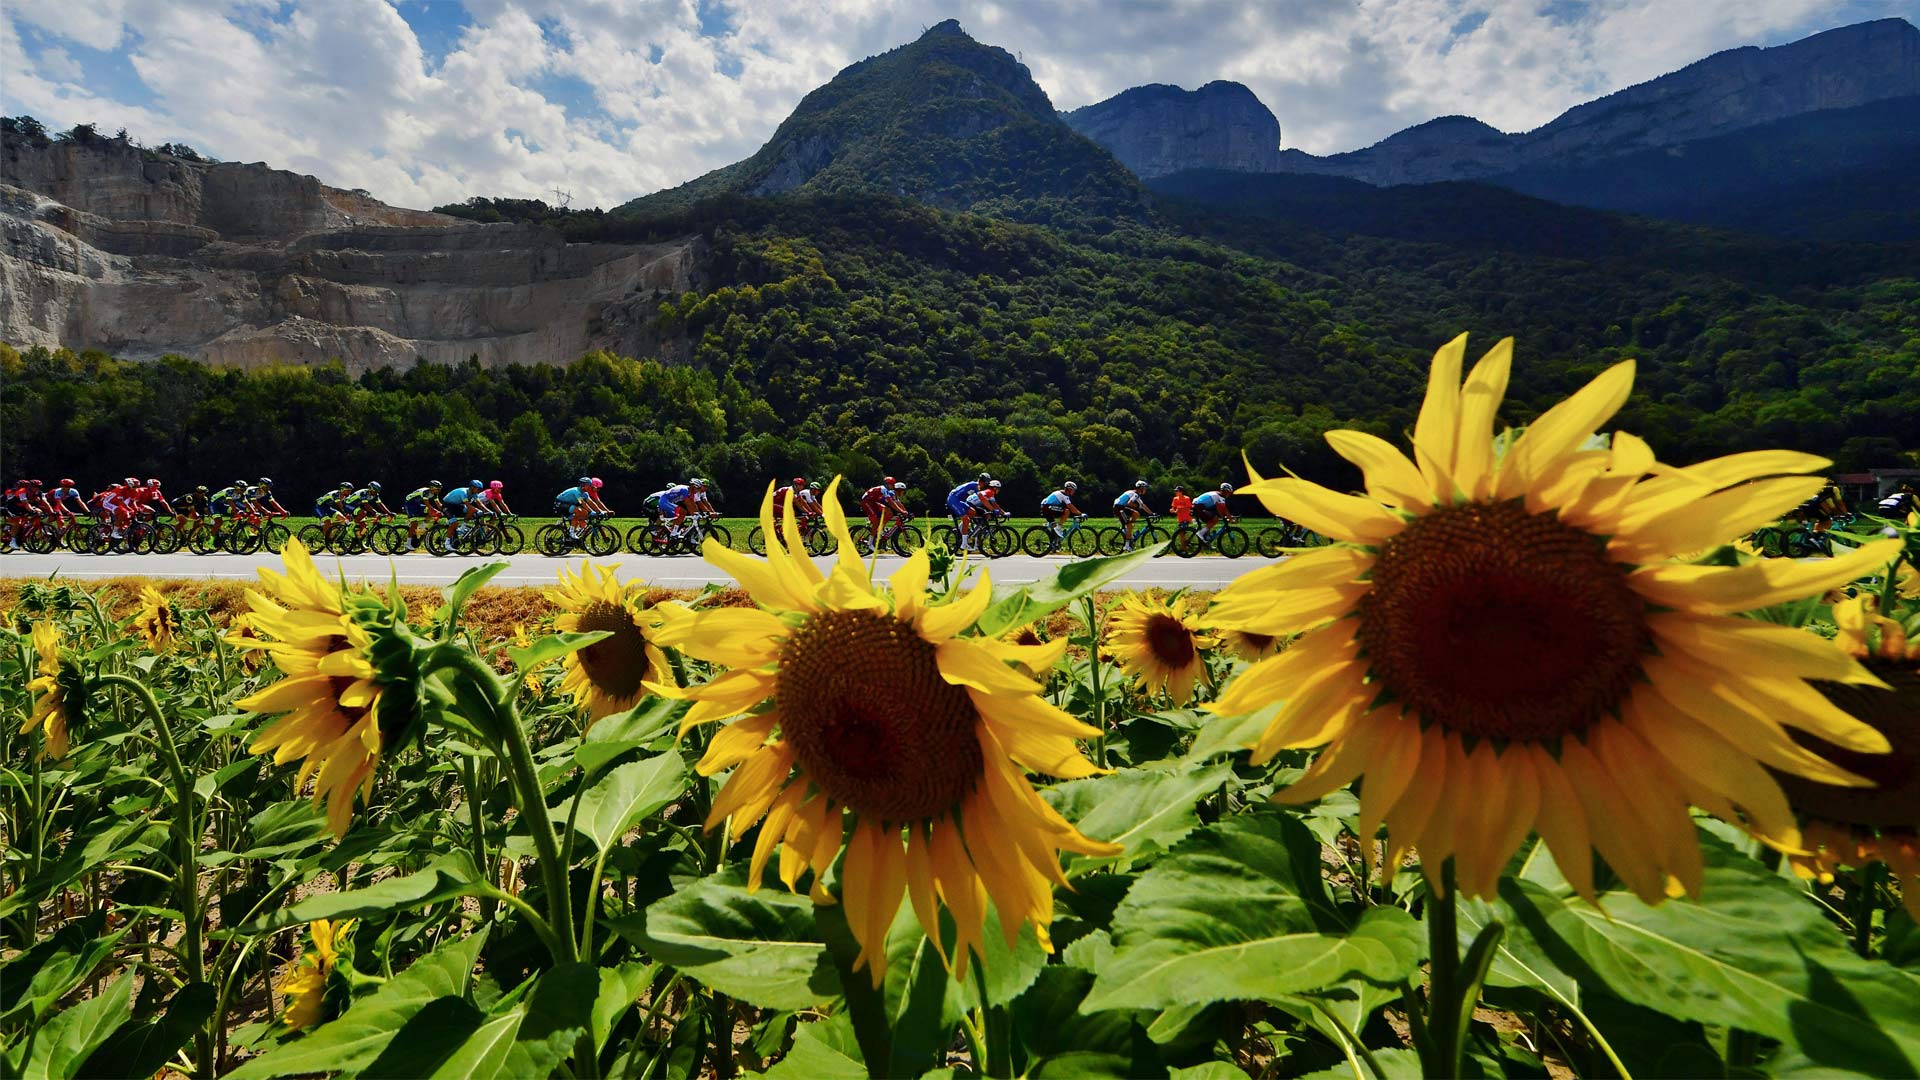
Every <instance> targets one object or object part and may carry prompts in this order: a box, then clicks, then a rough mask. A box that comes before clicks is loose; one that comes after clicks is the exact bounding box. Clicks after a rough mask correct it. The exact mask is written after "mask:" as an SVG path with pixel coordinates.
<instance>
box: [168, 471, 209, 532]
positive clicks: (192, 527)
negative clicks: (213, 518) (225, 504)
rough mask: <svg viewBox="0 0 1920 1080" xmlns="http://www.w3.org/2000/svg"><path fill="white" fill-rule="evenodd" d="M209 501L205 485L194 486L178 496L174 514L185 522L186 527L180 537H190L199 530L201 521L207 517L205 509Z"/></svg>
mask: <svg viewBox="0 0 1920 1080" xmlns="http://www.w3.org/2000/svg"><path fill="white" fill-rule="evenodd" d="M211 501H212V500H211V498H210V497H209V496H208V494H207V485H205V484H199V485H196V486H195V487H194V489H193V490H192V491H189V492H187V493H186V494H185V495H182V496H180V502H179V504H178V507H177V510H176V513H177V515H178V516H179V517H182V518H185V519H186V521H187V527H186V528H184V529H182V530H181V534H182V535H191V534H192V533H193V532H195V531H197V530H198V529H199V527H200V523H201V521H203V520H205V518H206V516H207V508H208V505H209V503H210V502H211Z"/></svg>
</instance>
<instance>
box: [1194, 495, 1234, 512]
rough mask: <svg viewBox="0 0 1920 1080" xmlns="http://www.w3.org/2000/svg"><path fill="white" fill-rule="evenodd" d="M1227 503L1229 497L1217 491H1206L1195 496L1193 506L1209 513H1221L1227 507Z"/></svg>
mask: <svg viewBox="0 0 1920 1080" xmlns="http://www.w3.org/2000/svg"><path fill="white" fill-rule="evenodd" d="M1226 505H1227V497H1226V496H1225V495H1222V494H1220V493H1219V492H1217V491H1206V492H1202V493H1200V494H1199V495H1195V496H1194V497H1193V508H1194V509H1195V510H1204V511H1206V512H1207V513H1209V514H1217V513H1219V512H1220V511H1221V510H1223V509H1225V508H1226Z"/></svg>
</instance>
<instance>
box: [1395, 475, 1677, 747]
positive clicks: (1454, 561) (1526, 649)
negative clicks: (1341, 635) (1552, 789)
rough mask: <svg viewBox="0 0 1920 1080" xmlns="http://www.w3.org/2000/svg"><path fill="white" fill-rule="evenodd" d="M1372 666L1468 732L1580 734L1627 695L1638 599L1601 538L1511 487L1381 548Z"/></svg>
mask: <svg viewBox="0 0 1920 1080" xmlns="http://www.w3.org/2000/svg"><path fill="white" fill-rule="evenodd" d="M1359 613H1360V628H1359V631H1358V638H1359V641H1360V646H1361V649H1362V650H1363V651H1364V653H1365V656H1366V659H1367V662H1368V665H1369V666H1370V668H1371V670H1372V674H1373V676H1374V678H1375V679H1377V680H1378V681H1379V682H1380V683H1381V684H1382V685H1383V687H1384V688H1385V689H1386V690H1387V691H1388V692H1390V693H1391V694H1392V695H1393V696H1394V697H1396V698H1397V699H1398V700H1399V701H1400V703H1401V704H1402V705H1403V706H1405V707H1406V708H1408V709H1409V710H1412V711H1414V712H1416V713H1417V714H1418V715H1419V716H1420V717H1421V718H1422V719H1423V720H1425V721H1426V722H1429V723H1437V724H1441V725H1443V726H1444V727H1446V728H1447V729H1449V730H1451V731H1454V732H1457V733H1459V734H1461V735H1465V736H1476V737H1480V738H1491V739H1503V740H1505V739H1518V740H1527V741H1549V740H1553V739H1556V738H1558V737H1560V736H1563V735H1572V734H1578V733H1579V732H1581V731H1583V730H1585V729H1586V727H1587V725H1589V724H1591V723H1593V722H1594V721H1596V720H1598V719H1600V718H1601V717H1603V716H1605V715H1606V714H1607V713H1608V712H1610V711H1611V710H1612V709H1613V708H1614V707H1615V706H1616V705H1618V704H1619V702H1620V701H1621V699H1622V698H1623V697H1625V696H1626V694H1627V691H1628V689H1629V688H1630V686H1631V685H1632V683H1633V681H1634V679H1635V677H1636V676H1637V675H1638V674H1639V671H1640V663H1641V656H1642V654H1644V653H1645V652H1646V651H1647V648H1648V642H1649V635H1648V631H1647V625H1646V605H1645V602H1644V601H1642V600H1641V599H1640V597H1639V595H1638V594H1636V593H1635V592H1634V591H1633V590H1632V589H1631V588H1630V587H1629V586H1628V585H1627V579H1626V574H1625V571H1624V569H1623V568H1622V567H1621V566H1620V565H1619V564H1617V563H1614V562H1613V561H1612V560H1610V559H1609V558H1608V557H1607V553H1606V547H1605V543H1604V541H1603V540H1602V539H1601V538H1599V537H1596V536H1593V535H1591V534H1589V533H1586V532H1582V531H1581V530H1579V529H1575V528H1573V527H1571V526H1568V525H1564V524H1562V523H1560V522H1559V521H1558V520H1557V519H1555V518H1552V517H1549V516H1546V515H1542V514H1530V513H1528V512H1527V511H1526V509H1525V507H1524V506H1522V505H1521V504H1520V503H1519V502H1518V501H1515V502H1504V503H1471V504H1468V505H1466V506H1461V507H1456V508H1453V509H1448V510H1442V511H1439V512H1438V513H1434V514H1430V515H1428V516H1426V517H1422V518H1419V519H1418V520H1416V521H1414V522H1413V523H1412V524H1410V525H1408V526H1407V528H1406V529H1405V531H1403V532H1401V533H1400V534H1398V535H1397V536H1394V537H1393V538H1391V539H1389V540H1388V541H1387V542H1386V543H1385V544H1384V545H1382V547H1381V549H1380V554H1379V557H1378V559H1376V560H1375V563H1374V567H1373V577H1372V588H1371V589H1369V590H1368V593H1367V595H1366V597H1365V598H1364V599H1362V600H1361V602H1360V605H1359Z"/></svg>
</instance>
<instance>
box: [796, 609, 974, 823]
mask: <svg viewBox="0 0 1920 1080" xmlns="http://www.w3.org/2000/svg"><path fill="white" fill-rule="evenodd" d="M774 704H775V706H776V707H777V708H778V709H779V711H780V733H781V736H782V737H783V738H785V739H786V740H787V742H788V743H790V744H791V745H792V746H793V752H794V757H795V758H796V759H797V760H798V761H799V763H800V768H801V769H802V770H803V771H804V772H805V773H806V774H807V777H808V778H809V779H810V780H812V781H813V783H815V784H816V785H818V786H819V788H820V789H821V790H822V791H824V792H826V794H827V795H828V796H830V797H832V798H833V799H834V800H835V801H837V802H839V803H842V804H843V805H846V806H848V807H851V808H852V809H853V811H854V812H855V813H857V814H860V815H861V816H863V817H869V818H873V819H877V820H879V821H884V822H909V821H926V820H929V819H932V818H935V817H938V816H939V815H941V814H944V813H946V812H947V811H949V810H951V809H953V808H954V807H955V806H957V805H959V803H960V800H961V799H962V798H963V797H965V795H966V794H967V792H968V791H970V790H972V788H973V785H974V783H975V782H976V781H978V780H979V778H980V775H981V771H982V769H983V767H984V764H983V761H982V759H981V756H980V740H979V736H978V735H977V734H975V726H976V724H977V723H978V721H979V714H978V713H977V712H976V711H975V710H974V707H973V699H972V698H970V697H968V696H967V692H966V691H965V690H963V689H961V688H960V687H958V686H954V685H953V684H951V683H949V682H947V681H946V680H944V679H942V678H941V677H940V665H939V663H938V662H937V660H936V659H935V656H934V647H933V645H931V644H930V643H928V642H927V641H926V640H925V639H923V638H921V637H920V635H919V634H918V633H916V632H915V631H914V629H913V627H911V626H909V625H907V624H906V623H903V622H901V621H900V620H898V619H896V618H894V617H893V616H891V615H886V614H882V613H879V612H873V611H827V612H822V613H820V614H818V615H815V616H813V617H811V618H809V619H808V620H807V622H806V624H805V625H804V626H802V627H801V628H800V629H798V630H796V631H794V633H793V636H792V637H790V638H788V639H787V643H786V645H785V646H784V647H783V648H782V649H781V652H780V675H779V681H778V683H777V684H776V685H775V688H774Z"/></svg>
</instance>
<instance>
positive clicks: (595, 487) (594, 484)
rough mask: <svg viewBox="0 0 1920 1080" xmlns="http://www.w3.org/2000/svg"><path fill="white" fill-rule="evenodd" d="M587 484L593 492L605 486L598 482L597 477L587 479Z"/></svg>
mask: <svg viewBox="0 0 1920 1080" xmlns="http://www.w3.org/2000/svg"><path fill="white" fill-rule="evenodd" d="M587 483H588V484H590V485H592V487H593V490H595V491H599V490H600V489H601V488H603V487H605V486H606V485H605V484H602V483H601V482H600V478H599V477H597V476H594V477H589V478H588V480H587Z"/></svg>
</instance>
